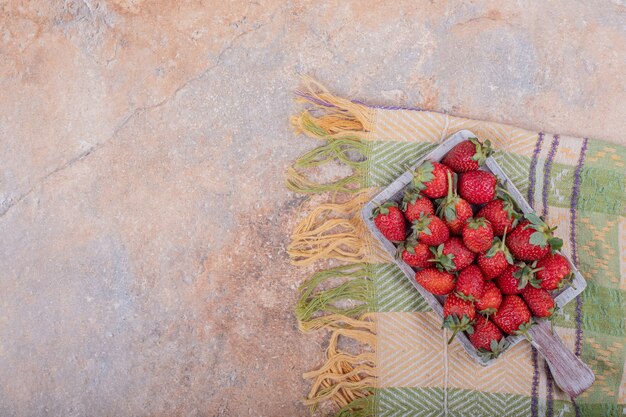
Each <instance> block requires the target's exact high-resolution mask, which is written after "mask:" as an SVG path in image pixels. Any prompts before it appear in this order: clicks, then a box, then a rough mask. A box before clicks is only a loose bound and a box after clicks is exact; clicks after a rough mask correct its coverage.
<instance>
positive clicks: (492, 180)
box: [458, 171, 498, 204]
mask: <svg viewBox="0 0 626 417" xmlns="http://www.w3.org/2000/svg"><path fill="white" fill-rule="evenodd" d="M497 182H498V181H497V179H496V176H495V175H493V174H492V173H491V172H487V171H469V172H466V173H464V174H461V177H460V178H459V184H458V189H459V194H460V195H461V197H462V198H464V199H465V200H467V201H468V202H469V203H471V204H484V203H488V202H489V201H491V200H493V198H494V197H495V196H496V183H497Z"/></svg>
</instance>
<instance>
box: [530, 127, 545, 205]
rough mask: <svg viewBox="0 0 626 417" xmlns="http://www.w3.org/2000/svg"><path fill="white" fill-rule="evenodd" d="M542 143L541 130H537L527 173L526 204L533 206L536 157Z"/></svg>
mask: <svg viewBox="0 0 626 417" xmlns="http://www.w3.org/2000/svg"><path fill="white" fill-rule="evenodd" d="M542 144H543V132H539V139H537V143H536V144H535V150H534V151H533V157H532V159H531V161H530V171H529V173H528V174H529V175H528V181H529V184H528V204H530V206H531V207H532V206H533V202H534V199H533V196H534V194H535V169H536V168H537V158H538V157H539V152H541V145H542Z"/></svg>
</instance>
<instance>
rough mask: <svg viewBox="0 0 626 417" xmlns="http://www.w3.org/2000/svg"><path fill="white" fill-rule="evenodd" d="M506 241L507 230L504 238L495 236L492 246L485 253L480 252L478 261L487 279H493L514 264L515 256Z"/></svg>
mask: <svg viewBox="0 0 626 417" xmlns="http://www.w3.org/2000/svg"><path fill="white" fill-rule="evenodd" d="M505 241H506V230H505V231H504V235H502V240H500V238H499V237H494V238H493V244H492V245H491V248H489V250H488V251H487V252H485V253H480V254H478V258H477V259H476V263H477V264H478V266H479V267H480V270H481V271H483V275H484V276H485V279H493V278H495V277H497V276H498V275H500V274H501V273H502V272H504V270H505V269H506V267H507V266H509V265H513V256H511V252H509V248H507V247H506V244H505Z"/></svg>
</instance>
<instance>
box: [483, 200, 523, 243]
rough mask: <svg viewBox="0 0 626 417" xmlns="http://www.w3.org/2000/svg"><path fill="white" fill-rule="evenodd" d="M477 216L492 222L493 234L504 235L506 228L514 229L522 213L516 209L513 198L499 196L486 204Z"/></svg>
mask: <svg viewBox="0 0 626 417" xmlns="http://www.w3.org/2000/svg"><path fill="white" fill-rule="evenodd" d="M476 216H477V217H484V218H485V219H487V220H488V221H489V222H490V223H491V227H492V228H493V234H494V235H496V236H502V235H503V234H504V231H505V230H506V229H508V230H513V228H514V227H515V225H516V224H517V221H518V220H519V219H520V218H521V216H522V215H521V214H519V213H518V212H517V211H516V210H515V203H513V201H512V200H511V199H509V198H506V199H504V200H503V199H499V198H498V199H495V200H492V201H490V202H488V203H487V204H485V206H484V207H483V208H481V209H480V211H479V212H478V214H477V215H476Z"/></svg>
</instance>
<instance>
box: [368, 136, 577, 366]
mask: <svg viewBox="0 0 626 417" xmlns="http://www.w3.org/2000/svg"><path fill="white" fill-rule="evenodd" d="M470 137H476V135H475V134H474V133H473V132H471V131H469V130H460V131H458V132H456V133H454V134H452V135H450V136H448V137H447V138H446V139H444V140H443V141H442V142H440V144H439V146H437V147H436V148H435V149H433V150H432V151H431V152H429V153H428V154H426V155H425V156H423V157H422V158H420V159H419V160H417V161H416V162H415V163H413V164H411V165H410V167H409V169H407V170H406V171H404V173H402V174H401V175H400V176H399V177H398V178H396V179H395V180H394V181H393V182H391V183H390V184H389V185H388V186H387V187H385V188H383V189H382V190H381V191H380V192H379V193H377V194H376V195H375V196H374V197H373V198H372V199H371V200H369V201H368V202H367V203H366V204H365V205H364V206H363V208H362V209H361V216H362V218H363V221H364V222H365V224H366V225H367V227H368V229H369V231H370V232H371V233H372V234H373V235H374V236H375V237H376V239H377V240H378V241H379V242H380V243H381V245H382V246H383V248H384V249H385V251H386V252H387V253H388V254H389V255H390V257H391V258H392V260H393V263H395V264H396V265H397V266H398V267H399V268H400V269H401V270H402V272H403V273H404V275H405V277H406V278H407V279H408V280H409V282H411V284H412V285H413V287H414V288H415V289H416V290H417V291H418V292H419V293H420V294H421V295H422V297H424V299H425V301H426V302H427V303H428V305H429V306H430V307H431V308H432V309H433V311H435V312H436V313H437V314H438V315H439V317H441V318H443V305H442V302H441V300H442V299H443V297H437V296H434V295H433V294H431V293H430V292H428V291H427V290H426V289H424V288H423V287H422V286H421V285H420V284H418V283H417V281H415V271H414V270H413V268H412V267H411V266H409V265H408V264H407V263H406V262H404V261H403V260H402V259H398V258H397V257H396V256H395V254H396V247H395V245H394V244H393V243H392V242H390V241H388V240H387V239H386V238H385V237H384V236H383V235H382V233H380V231H379V230H378V228H376V226H375V224H374V221H373V220H372V218H371V213H372V210H373V209H374V207H375V206H376V205H377V204H380V203H383V202H386V201H389V200H390V199H394V197H396V198H397V195H398V194H399V193H401V192H402V191H403V190H404V189H405V188H406V187H407V186H408V185H409V184H410V182H411V180H412V179H413V174H412V172H413V171H414V170H415V168H417V167H418V166H420V165H421V164H423V163H424V162H425V161H427V160H430V161H437V162H438V161H440V160H441V159H442V158H443V156H444V155H445V154H447V153H448V151H450V149H452V148H453V147H454V146H456V145H457V144H458V143H460V142H462V141H464V140H467V139H468V138H470ZM485 168H487V169H488V170H489V171H491V172H492V173H493V174H494V175H496V176H497V177H498V179H499V180H500V181H501V183H503V184H504V185H505V186H506V188H507V191H508V192H509V193H511V195H512V196H513V197H514V199H515V201H516V203H517V204H518V205H519V207H520V209H521V210H522V212H523V213H530V212H534V210H533V209H532V207H531V206H530V204H529V203H528V202H527V201H526V199H525V198H524V196H523V195H522V194H521V193H520V191H519V190H518V189H517V187H515V185H514V184H513V182H512V181H511V180H510V179H509V178H508V176H507V175H506V174H505V173H504V171H503V170H502V168H501V167H500V165H499V164H498V163H497V161H496V160H495V159H494V158H493V157H492V156H490V157H489V158H487V160H486V162H485V166H483V167H482V168H481V169H485ZM559 253H560V254H561V255H563V256H564V257H565V258H566V259H567V261H568V262H569V264H570V266H571V267H572V271H573V272H574V280H573V286H569V287H567V288H566V289H564V290H562V291H561V292H559V293H558V294H557V295H556V296H553V298H554V300H555V303H556V305H557V306H558V307H559V308H562V307H563V306H565V305H566V304H567V303H569V302H570V301H572V300H573V299H574V298H576V297H577V296H578V295H580V294H581V293H582V292H583V291H584V290H585V288H586V286H587V281H586V280H585V278H584V277H583V276H582V275H581V273H580V271H579V270H578V268H576V266H575V265H574V263H573V262H572V260H571V258H570V256H569V255H568V254H567V253H564V252H562V251H560V252H559ZM524 339H525V337H524V336H511V335H509V336H507V337H506V340H507V341H508V342H509V346H508V347H507V348H506V349H505V351H506V350H508V349H510V348H512V347H513V346H515V345H516V344H517V343H519V342H520V341H522V340H524ZM456 340H458V341H459V342H460V343H461V345H462V346H463V348H464V349H465V351H466V352H467V353H468V355H469V356H471V357H472V358H473V359H474V360H475V361H476V362H477V363H479V364H481V365H483V366H487V365H489V364H491V363H493V362H494V361H495V360H497V359H499V358H500V357H502V355H500V356H499V357H498V358H496V359H490V360H484V359H482V358H481V357H480V356H479V355H478V352H477V350H476V348H475V347H474V345H472V344H471V342H470V341H469V339H468V337H467V336H466V335H465V333H459V334H458V335H457V337H456ZM503 353H504V352H503Z"/></svg>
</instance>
